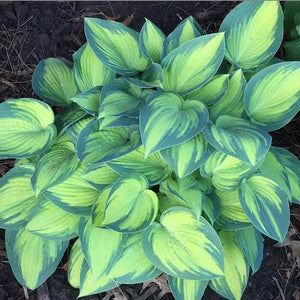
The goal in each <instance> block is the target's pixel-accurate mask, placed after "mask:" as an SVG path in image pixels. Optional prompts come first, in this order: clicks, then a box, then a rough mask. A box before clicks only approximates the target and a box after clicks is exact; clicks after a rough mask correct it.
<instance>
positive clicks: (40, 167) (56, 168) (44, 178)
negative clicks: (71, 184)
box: [31, 146, 79, 196]
mask: <svg viewBox="0 0 300 300" xmlns="http://www.w3.org/2000/svg"><path fill="white" fill-rule="evenodd" d="M78 164H79V161H78V159H77V157H76V155H75V152H74V150H73V149H70V148H68V147H65V146H60V147H57V148H55V149H53V150H51V151H50V152H48V153H46V154H45V155H44V156H42V157H41V159H39V160H38V161H37V162H36V166H35V172H34V175H33V176H32V179H31V184H32V187H33V189H34V191H35V194H36V195H37V196H38V195H39V194H40V193H41V192H42V191H44V190H46V189H48V188H50V187H52V186H54V185H56V184H58V183H60V182H62V181H64V180H65V179H67V178H68V177H69V176H71V175H72V174H73V173H74V172H75V170H76V169H77V167H78Z"/></svg>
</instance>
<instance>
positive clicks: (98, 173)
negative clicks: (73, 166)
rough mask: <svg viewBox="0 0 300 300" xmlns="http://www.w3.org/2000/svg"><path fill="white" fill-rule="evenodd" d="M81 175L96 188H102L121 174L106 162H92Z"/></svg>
mask: <svg viewBox="0 0 300 300" xmlns="http://www.w3.org/2000/svg"><path fill="white" fill-rule="evenodd" d="M81 177H82V178H83V179H84V180H85V181H87V182H88V183H89V184H90V185H92V186H93V187H95V188H96V189H98V190H102V189H103V188H105V187H107V186H108V185H110V184H112V183H114V182H115V181H116V180H117V179H118V178H119V175H118V174H117V173H116V172H115V171H114V170H112V169H111V168H109V167H107V166H106V165H104V164H100V165H99V164H92V165H90V166H89V167H88V168H87V169H86V171H85V173H84V174H83V175H82V176H81Z"/></svg>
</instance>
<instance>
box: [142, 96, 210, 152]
mask: <svg viewBox="0 0 300 300" xmlns="http://www.w3.org/2000/svg"><path fill="white" fill-rule="evenodd" d="M162 116H163V117H162ZM207 121H208V111H207V108H206V107H205V105H204V104H202V103H201V102H200V101H197V100H187V101H183V99H182V98H181V97H180V96H179V95H176V94H173V93H163V92H157V93H153V94H151V95H150V96H149V97H148V98H147V103H146V105H145V106H144V108H143V109H142V110H141V113H140V131H141V137H142V141H143V145H144V149H145V154H146V156H147V155H149V154H151V153H153V152H156V151H158V150H163V149H166V148H168V147H171V146H175V145H179V144H181V143H183V142H185V141H188V140H189V139H191V138H193V137H194V136H196V135H197V134H199V133H200V132H201V131H202V130H203V129H204V128H205V126H206V124H207Z"/></svg>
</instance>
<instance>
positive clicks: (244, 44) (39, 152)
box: [0, 1, 300, 300]
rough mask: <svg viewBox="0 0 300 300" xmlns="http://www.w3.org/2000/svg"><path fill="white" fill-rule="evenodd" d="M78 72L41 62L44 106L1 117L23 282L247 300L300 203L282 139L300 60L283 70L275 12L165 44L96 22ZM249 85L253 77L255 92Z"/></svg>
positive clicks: (296, 101) (4, 182)
mask: <svg viewBox="0 0 300 300" xmlns="http://www.w3.org/2000/svg"><path fill="white" fill-rule="evenodd" d="M85 34H86V38H87V43H86V44H84V45H83V46H82V47H81V48H80V49H79V50H78V51H77V52H76V53H75V54H74V56H73V58H74V62H73V65H71V64H69V63H68V62H66V61H64V60H60V59H55V58H48V59H45V60H43V61H41V62H40V63H39V64H38V66H37V67H36V69H35V71H34V74H33V78H32V85H33V88H34V90H35V92H36V94H38V95H39V96H40V97H41V98H42V99H43V100H44V101H45V102H47V103H48V104H50V105H55V106H60V107H65V110H64V111H63V112H62V113H60V114H58V115H57V116H56V117H54V114H53V112H52V110H51V108H50V106H49V105H48V104H46V103H45V102H42V101H39V100H35V99H12V100H8V101H5V102H3V103H2V104H1V105H0V125H1V126H0V128H1V129H0V130H1V131H0V157H1V158H2V159H5V158H15V159H17V160H16V164H15V167H14V168H13V169H12V170H10V171H9V172H8V173H7V174H6V175H5V176H4V177H3V178H2V179H1V182H0V204H1V205H0V225H1V227H3V228H5V229H6V249H7V254H8V258H9V261H10V264H11V267H12V269H13V272H14V274H15V276H16V278H17V279H18V281H19V282H20V283H21V284H23V285H25V286H27V287H28V288H30V289H34V288H36V287H38V286H39V285H40V284H42V283H43V282H44V281H45V280H46V279H47V278H48V277H49V276H50V275H51V274H52V273H53V272H54V270H55V269H56V267H57V265H58V263H59V261H60V260H61V258H62V256H63V254H64V252H65V250H66V248H67V247H68V245H69V241H70V240H72V242H71V245H72V250H71V254H70V257H69V264H68V266H69V270H68V279H69V282H70V284H71V285H72V286H74V287H79V288H80V296H84V295H89V294H93V293H98V292H102V291H106V290H109V289H112V288H114V287H115V286H116V285H120V284H123V283H126V284H133V283H139V282H143V281H148V280H151V279H153V278H154V277H156V276H158V275H159V274H161V273H162V272H165V273H167V275H168V281H169V285H170V288H171V291H172V293H173V294H174V296H175V298H176V299H186V300H187V299H188V300H193V299H194V300H198V299H200V298H201V297H202V295H203V293H204V290H205V288H206V287H207V285H209V286H210V287H211V288H213V289H214V290H215V291H216V292H217V293H219V294H221V295H222V296H224V297H226V298H228V299H240V298H241V295H242V293H243V291H244V289H245V287H246V284H247V280H248V277H249V269H250V268H251V269H252V273H254V272H256V271H257V270H258V269H259V267H260V264H261V260H262V253H263V234H264V235H266V236H269V237H271V238H272V239H275V240H278V241H283V239H284V237H285V235H286V233H287V229H288V225H289V203H290V202H291V201H294V202H296V203H299V202H300V193H299V191H300V189H299V183H300V174H299V170H300V162H299V161H298V160H297V158H296V157H295V156H294V155H293V154H291V153H290V152H289V151H287V150H285V149H282V148H278V147H272V146H271V135H270V134H269V133H268V132H270V131H274V130H277V129H279V128H281V127H283V126H284V125H286V124H287V123H288V122H289V121H290V120H291V119H292V118H293V117H294V116H295V115H296V114H297V112H298V111H299V108H300V81H299V78H300V62H296V61H293V62H284V61H279V60H278V59H275V58H274V54H275V53H276V52H277V50H278V48H279V46H280V44H281V41H282V36H283V14H282V10H281V7H280V4H279V3H278V2H274V1H271V2H269V1H266V2H244V3H242V4H240V5H238V6H237V7H236V8H235V9H233V10H232V11H231V12H230V14H229V15H228V16H227V17H226V18H225V19H224V21H223V23H222V25H221V27H220V32H219V33H216V34H205V32H204V31H203V30H202V29H201V28H200V26H199V25H198V24H197V23H196V21H195V20H194V19H193V18H192V17H189V18H187V19H185V20H183V21H182V22H181V23H180V24H179V25H178V26H177V27H176V28H175V30H174V31H173V32H172V33H171V34H169V35H168V36H167V37H166V36H165V35H164V33H163V32H162V31H161V30H160V29H159V28H157V27H156V26H155V25H154V24H153V23H151V22H150V21H149V20H146V22H145V24H144V26H143V28H142V30H141V32H140V34H138V33H137V32H136V31H134V30H132V29H130V28H128V27H126V26H124V25H123V24H121V23H118V22H114V21H107V20H100V19H91V18H87V19H85ZM246 78H247V79H246Z"/></svg>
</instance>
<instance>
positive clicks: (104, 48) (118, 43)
mask: <svg viewBox="0 0 300 300" xmlns="http://www.w3.org/2000/svg"><path fill="white" fill-rule="evenodd" d="M84 22H85V23H84V31H85V36H86V38H87V41H88V43H89V45H90V46H91V48H92V50H93V52H94V53H95V54H96V56H97V57H98V58H99V59H100V60H101V61H102V63H104V64H105V65H106V66H107V67H108V68H109V69H111V70H113V71H114V72H116V73H119V74H121V75H124V76H132V75H135V74H137V73H138V72H142V71H144V70H145V69H146V68H147V66H148V59H147V58H146V57H145V56H144V55H143V54H142V52H141V51H140V49H139V34H138V33H137V32H136V31H134V30H133V29H131V28H129V27H127V26H125V25H124V24H122V23H119V22H115V21H108V20H102V19H93V18H85V19H84Z"/></svg>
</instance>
